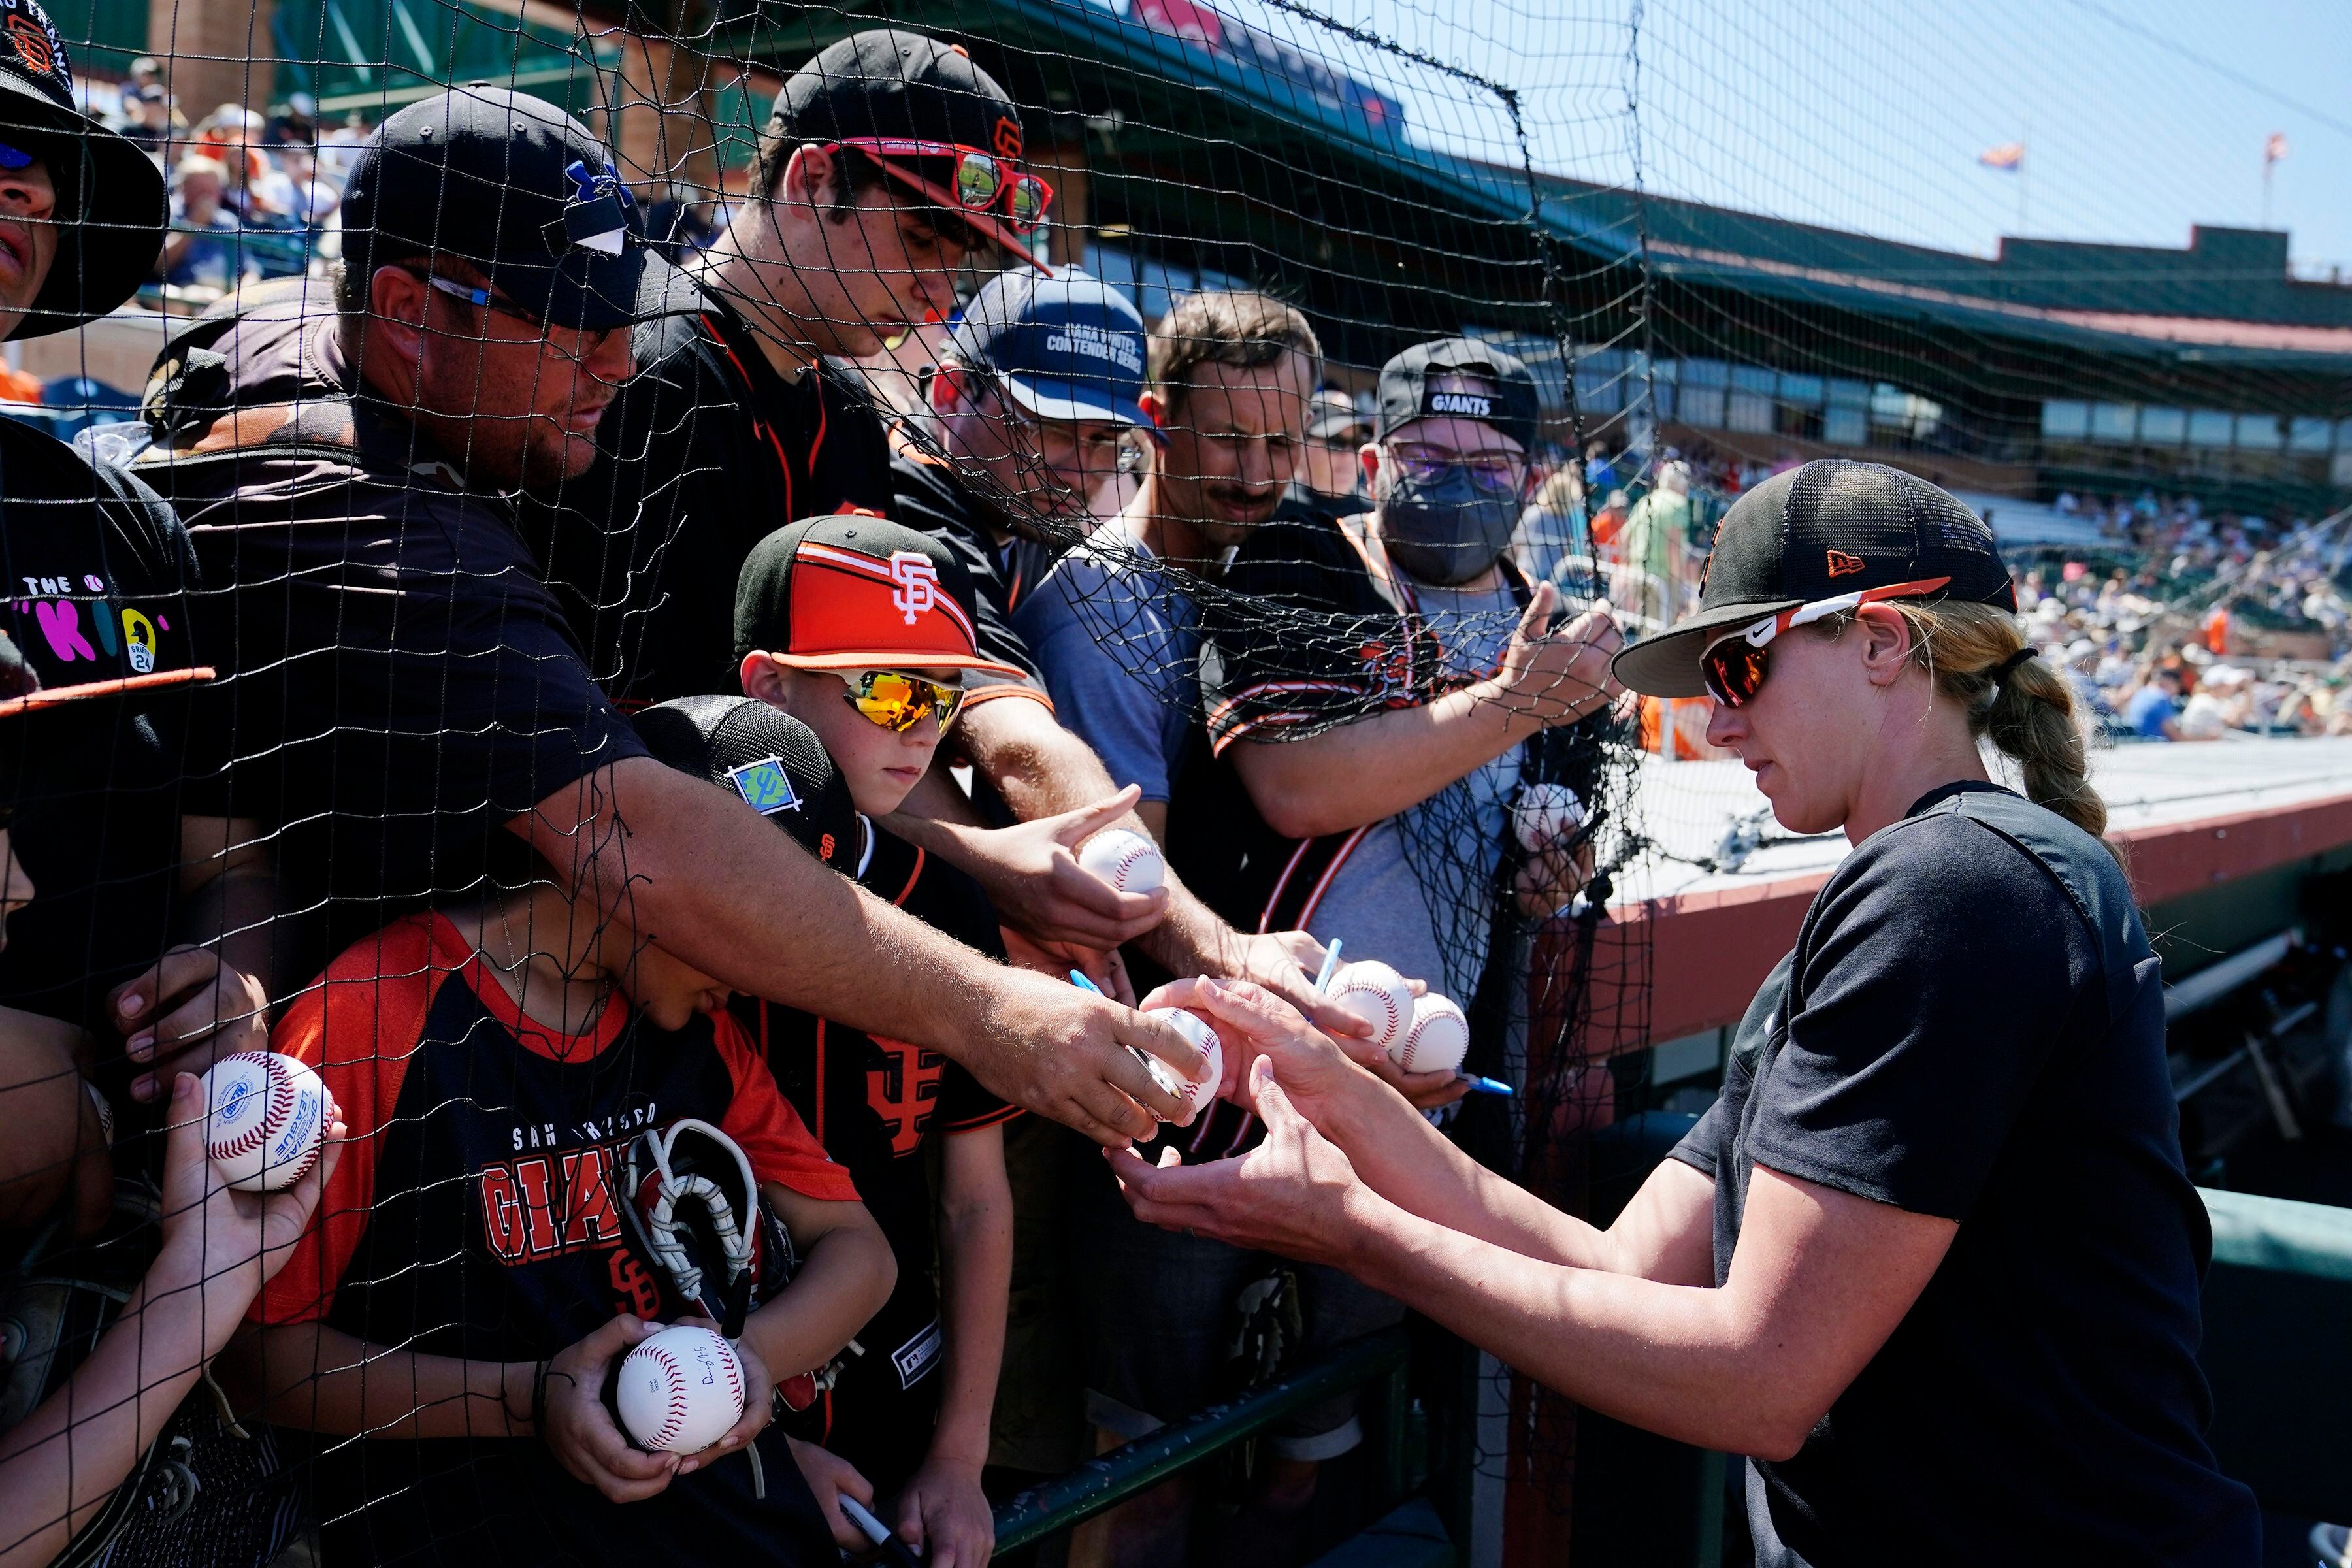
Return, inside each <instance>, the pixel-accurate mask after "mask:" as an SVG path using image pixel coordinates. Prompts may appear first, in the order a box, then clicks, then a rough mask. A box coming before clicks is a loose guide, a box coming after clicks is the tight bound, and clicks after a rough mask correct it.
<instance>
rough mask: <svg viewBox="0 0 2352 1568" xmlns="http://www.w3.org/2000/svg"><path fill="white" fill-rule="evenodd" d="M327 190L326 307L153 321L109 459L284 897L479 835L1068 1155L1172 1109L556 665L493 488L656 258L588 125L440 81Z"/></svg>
mask: <svg viewBox="0 0 2352 1568" xmlns="http://www.w3.org/2000/svg"><path fill="white" fill-rule="evenodd" d="M345 204H346V205H345V211H346V215H347V227H346V230H345V244H346V247H347V251H346V255H347V260H346V272H345V274H344V276H343V277H342V278H341V279H340V280H339V281H338V284H337V287H336V298H335V300H334V301H333V302H332V303H331V304H330V303H329V302H327V301H323V300H320V299H319V297H318V296H317V294H316V293H315V292H314V291H308V290H304V289H300V288H299V286H297V287H294V288H282V289H268V290H264V291H262V297H261V299H260V300H258V301H255V300H250V299H248V300H247V307H246V309H245V313H244V314H243V315H242V316H241V317H240V316H236V315H227V314H224V315H222V316H219V317H215V318H207V319H206V320H205V321H203V322H201V323H200V324H198V325H197V326H194V327H192V328H190V329H188V330H186V331H184V332H183V333H182V334H181V335H180V336H179V337H178V338H176V339H175V340H174V342H173V344H172V345H171V346H170V348H169V349H168V350H167V353H166V356H165V363H164V364H163V367H162V370H163V378H162V385H161V388H160V391H159V393H158V395H156V396H155V397H154V399H153V400H152V406H151V410H150V421H151V426H152V428H153V429H154V430H155V432H156V434H157V436H158V437H159V443H160V444H159V445H158V446H157V447H155V448H154V449H153V450H152V451H151V452H149V453H148V454H147V455H146V457H145V458H142V464H141V471H142V473H149V474H152V475H155V476H156V477H157V478H158V479H159V480H161V481H163V482H164V483H166V484H168V485H169V486H170V487H171V488H172V489H173V492H174V493H175V494H178V495H180V496H181V497H183V498H184V500H185V502H186V504H187V505H188V506H189V508H190V510H191V514H192V515H193V516H194V519H195V521H196V525H197V526H196V528H195V530H194V532H195V533H196V536H197V547H198V550H199V552H201V553H203V554H204V555H205V556H206V557H207V558H208V559H209V560H210V561H211V562H212V563H213V569H214V575H215V577H216V578H217V579H218V580H219V581H221V582H223V583H226V584H229V588H228V590H227V591H226V592H221V593H218V594H216V595H215V596H214V597H213V599H212V600H211V602H210V606H209V607H210V611H211V614H210V615H209V616H208V617H207V619H208V621H210V622H211V623H212V624H214V625H215V626H217V627H218V628H219V630H220V637H219V639H218V640H219V646H221V647H227V648H233V649H234V650H235V651H236V657H237V658H238V660H239V663H238V670H237V674H236V678H235V679H233V680H232V681H230V682H228V683H227V684H228V686H229V688H230V689H229V693H228V696H229V700H230V703H229V706H230V712H231V717H232V719H233V721H234V724H235V727H236V750H237V753H238V754H237V756H236V759H235V760H234V763H233V764H232V765H229V766H227V767H226V768H225V769H224V770H223V772H222V773H221V775H220V776H219V777H218V778H217V779H216V780H215V781H214V787H216V788H217V789H218V790H219V791H221V792H222V794H223V795H225V796H226V798H228V799H229V800H231V801H233V802H234V803H236V805H237V809H238V810H239V811H240V812H244V813H250V814H251V815H255V816H262V817H264V818H266V820H268V822H269V823H270V824H272V825H273V826H276V827H277V828H278V830H279V837H280V842H279V844H278V853H279V858H280V863H281V865H282V866H283V867H284V868H285V871H286V876H287V880H288V882H289V888H290V889H291V890H292V891H293V893H294V895H295V896H294V897H293V898H292V899H290V900H289V906H288V907H289V909H291V910H294V911H297V912H298V914H299V916H300V917H301V918H302V919H304V920H305V921H307V922H308V923H309V924H310V925H311V926H322V927H325V928H327V934H328V935H329V936H330V937H333V936H335V935H338V934H340V935H341V937H342V939H343V940H346V941H347V940H349V938H350V936H352V935H355V934H359V933H361V932H363V931H365V930H367V929H371V928H373V927H375V926H380V925H382V924H383V921H384V918H385V917H386V916H387V915H388V914H389V913H391V912H392V907H391V906H396V905H398V904H400V903H403V902H415V901H421V900H423V899H425V898H426V897H427V896H429V895H431V894H434V893H436V892H442V891H446V889H451V888H457V887H466V886H471V885H475V884H478V882H479V881H480V880H481V879H483V878H484V877H486V876H489V877H498V878H500V879H509V880H511V879H519V878H522V877H528V876H530V875H533V874H534V872H533V868H531V867H530V865H528V864H525V865H520V866H516V865H505V864H502V862H501V858H500V857H499V853H498V851H499V847H500V846H509V845H510V844H511V842H512V840H513V839H517V838H520V839H521V840H523V841H524V842H527V843H529V844H530V846H531V847H533V848H535V849H537V850H538V851H539V853H540V855H541V858H543V859H544V860H545V861H546V862H547V864H548V865H549V866H550V867H551V868H553V870H554V872H555V874H556V875H557V876H558V877H559V878H561V879H563V880H564V881H565V882H566V883H567V884H568V885H585V886H593V887H594V888H596V889H598V890H599V897H600V898H602V899H603V900H606V901H608V902H610V903H613V904H616V905H617V904H618V903H619V902H620V901H621V900H633V901H634V905H635V918H636V919H638V920H640V921H643V922H644V923H645V925H646V929H652V930H657V931H660V933H661V938H662V942H663V943H664V945H665V946H667V947H668V948H669V949H671V950H672V951H673V952H676V953H677V954H678V955H679V956H681V957H682V958H685V959H687V960H688V961H689V962H691V963H694V964H695V966H696V967H698V968H699V969H701V970H703V971H705V972H707V973H711V974H714V975H717V976H719V978H721V979H723V980H725V981H727V982H728V983H729V984H731V985H733V986H734V987H736V988H737V989H740V990H743V991H747V992H750V993H751V994H757V995H764V996H769V997H773V998H777V999H779V1000H782V1001H787V1002H793V1003H796V1004H800V1005H809V1006H814V1007H822V1008H824V1009H825V1010H826V1011H828V1012H829V1013H830V1014H831V1015H832V1016H837V1017H842V1018H844V1019H846V1020H849V1021H851V1022H855V1023H857V1024H860V1025H868V1024H870V1025H872V1026H875V1027H877V1028H881V1029H884V1030H885V1031H887V1032H888V1033H890V1034H892V1035H894V1036H895V1037H898V1038H902V1039H912V1040H918V1041H921V1042H924V1043H926V1044H933V1045H937V1046H939V1047H941V1048H944V1049H947V1050H950V1051H951V1052H953V1053H956V1054H958V1055H959V1058H960V1059H961V1060H963V1061H965V1063H966V1064H967V1065H968V1066H970V1067H971V1068H972V1069H973V1071H974V1072H975V1073H977V1074H978V1075H979V1076H981V1077H982V1079H987V1080H988V1081H990V1082H991V1083H992V1084H993V1085H994V1086H995V1087H996V1088H998V1089H1001V1090H1003V1091H1005V1092H1007V1093H1008V1094H1011V1095H1013V1097H1015V1098H1018V1099H1020V1100H1022V1101H1023V1102H1024V1104H1027V1105H1029V1106H1031V1107H1032V1108H1033V1109H1036V1110H1044V1111H1045V1112H1046V1113H1048V1114H1051V1115H1054V1116H1055V1117H1057V1118H1059V1119H1062V1120H1066V1121H1069V1122H1071V1124H1072V1125H1074V1126H1077V1127H1079V1128H1080V1129H1081V1130H1082V1131H1087V1133H1089V1134H1090V1135H1093V1136H1096V1137H1097V1138H1101V1139H1104V1140H1117V1139H1118V1138H1121V1137H1124V1136H1131V1135H1142V1134H1147V1133H1148V1132H1149V1131H1150V1114H1149V1112H1148V1111H1147V1110H1143V1109H1142V1108H1141V1106H1139V1104H1138V1103H1136V1102H1137V1101H1141V1102H1142V1105H1144V1106H1150V1107H1153V1108H1156V1109H1157V1110H1161V1111H1163V1112H1166V1113H1169V1114H1173V1113H1175V1111H1176V1110H1177V1109H1178V1107H1177V1103H1176V1101H1175V1100H1173V1099H1172V1098H1171V1097H1169V1096H1167V1095H1165V1094H1163V1093H1161V1092H1160V1090H1158V1089H1156V1088H1154V1087H1153V1086H1152V1085H1151V1084H1150V1079H1149V1078H1148V1076H1147V1075H1146V1074H1145V1073H1144V1071H1143V1070H1142V1068H1141V1067H1140V1066H1139V1064H1138V1063H1137V1062H1136V1061H1135V1060H1134V1058H1132V1057H1130V1056H1129V1055H1128V1053H1127V1052H1126V1051H1125V1050H1124V1049H1123V1048H1122V1047H1125V1046H1128V1045H1133V1046H1139V1047H1142V1048H1143V1049H1145V1050H1147V1051H1150V1052H1152V1053H1153V1054H1155V1055H1164V1056H1166V1057H1168V1058H1170V1059H1171V1060H1172V1061H1174V1062H1176V1063H1178V1064H1179V1065H1180V1070H1185V1071H1190V1070H1192V1068H1193V1067H1194V1066H1195V1065H1197V1064H1198V1062H1199V1060H1200V1057H1199V1053H1198V1052H1197V1051H1196V1050H1194V1049H1193V1048H1192V1047H1191V1046H1190V1045H1189V1044H1188V1043H1186V1042H1185V1041H1183V1040H1182V1039H1181V1038H1180V1037H1177V1036H1176V1035H1175V1034H1174V1033H1173V1031H1171V1030H1169V1029H1167V1028H1165V1027H1164V1026H1160V1025H1159V1024H1157V1023H1155V1022H1153V1021H1151V1020H1149V1019H1145V1018H1141V1017H1140V1016H1137V1015H1134V1014H1131V1013H1129V1012H1128V1011H1126V1010H1125V1009H1122V1008H1119V1007H1118V1006H1117V1005H1115V1004H1111V1003H1108V1002H1106V1001H1104V1000H1103V999H1102V998H1099V997H1091V996H1086V995H1084V994H1081V993H1077V992H1076V991H1074V990H1073V988H1072V987H1070V986H1068V985H1067V984H1059V985H1055V984H1050V983H1048V982H1046V981H1045V980H1044V978H1043V977H1041V976H1024V975H1019V974H1016V973H1013V972H1011V971H1007V970H1004V969H1002V968H1000V967H998V966H995V965H992V964H988V963H985V962H984V961H983V960H982V959H981V958H980V957H979V955H977V954H975V953H972V952H970V951H969V950H966V949H962V948H960V947H958V946H957V945H956V944H954V943H952V942H945V941H943V940H942V939H940V938H939V937H938V936H937V935H936V934H935V933H933V932H931V931H929V930H928V928H925V927H923V926H922V925H920V924H919V922H916V921H908V920H907V919H905V918H904V917H903V916H900V915H898V913H897V912H896V911H894V910H889V909H888V908H887V907H886V906H883V905H881V904H879V903H878V902H877V901H875V900H867V899H864V898H862V897H861V896H860V895H859V894H858V893H857V892H856V889H853V888H851V887H849V886H848V885H846V884H845V883H843V882H841V881H840V880H839V879H836V878H832V877H829V876H826V875H824V872H823V870H822V868H819V867H817V866H816V865H815V864H814V862H813V861H811V860H809V859H808V858H807V857H806V856H805V855H803V854H801V853H800V852H799V851H798V850H797V849H795V848H793V847H792V846H791V845H790V844H788V843H786V842H785V841H784V840H783V839H782V838H780V837H778V836H777V835H775V834H772V833H769V832H766V831H764V829H763V825H762V824H761V822H760V821H759V819H758V817H757V816H755V815H753V814H751V813H749V812H747V811H745V810H744V808H743V807H742V805H741V803H740V802H733V803H730V802H728V801H726V800H725V799H724V798H723V797H721V796H719V795H715V794H714V793H713V792H711V791H709V790H708V789H707V788H705V787H704V786H702V785H701V784H697V783H695V782H694V781H691V780H688V779H686V778H685V777H683V776H682V775H680V774H678V773H676V772H674V771H673V770H670V769H667V768H662V767H660V766H658V765H656V764H655V763H651V762H650V761H648V760H646V758H644V757H643V755H642V752H643V750H644V748H643V747H642V746H641V745H640V744H639V742H638V741H637V739H636V737H635V734H633V733H632V732H631V731H630V730H629V727H628V724H627V722H626V721H625V720H623V719H622V718H621V717H620V716H619V714H618V713H617V712H616V711H615V710H614V707H613V705H612V704H611V702H610V701H609V700H607V699H606V698H605V696H604V693H603V691H602V690H600V689H598V687H597V686H596V684H595V683H594V682H593V680H592V679H590V677H589V672H588V668H587V666H586V664H585V663H584V661H583V659H582V658H581V656H580V653H579V650H578V647H577V645H576V644H575V643H574V642H573V641H572V636H571V633H570V630H569V628H568V627H567V626H566V625H565V623H564V620H563V616H562V611H561V610H560V609H559V607H558V606H557V604H556V601H555V599H554V597H553V595H551V594H550V593H549V592H548V590H547V589H546V588H545V587H544V586H543V585H542V584H541V581H540V579H539V576H538V573H537V567H536V564H535V563H534V562H533V561H532V560H531V558H530V552H528V550H527V549H526V548H525V547H524V545H523V543H522V541H521V539H520V535H519V534H518V533H517V532H516V531H515V529H514V523H513V517H512V513H511V511H510V510H509V504H508V500H507V494H506V492H508V491H509V490H510V489H512V488H513V487H515V486H516V485H517V484H519V483H520V482H523V481H524V480H526V479H529V478H530V477H532V476H534V475H562V474H567V473H568V474H576V473H578V472H579V471H581V470H582V469H583V468H586V467H587V465H588V464H589V462H590V461H591V460H592V459H593V456H594V453H593V436H594V432H595V430H596V428H597V426H598V425H599V423H600V422H601V420H602V417H603V416H604V411H605V409H606V407H607V405H608V404H609V401H610V399H611V396H612V395H613V391H614V386H615V385H616V384H617V383H618V382H619V381H620V380H621V379H622V377H623V376H625V374H626V373H627V370H628V365H629V363H630V361H629V346H628V332H627V327H628V323H629V322H630V321H632V320H633V319H634V313H635V310H636V308H637V301H638V300H639V299H640V297H641V292H640V291H641V289H642V288H643V286H644V284H645V274H646V272H647V271H648V270H652V269H654V268H657V267H658V263H654V262H649V261H648V259H647V255H646V249H645V248H644V246H643V243H642V240H641V239H640V237H639V232H638V223H637V216H636V212H635V206H634V205H633V204H632V203H631V202H630V201H629V199H628V197H627V195H626V193H625V191H624V190H623V189H622V187H621V185H620V182H619V181H618V179H617V178H616V177H615V176H614V174H613V173H612V170H611V166H610V161H609V158H608V156H607V154H606V153H605V151H604V148H603V147H602V145H601V144H599V143H598V142H596V141H595V139H594V138H593V137H592V136H591V135H589V133H588V132H587V131H586V130H585V128H583V127H582V126H581V125H580V124H579V123H578V122H577V121H573V120H572V119H570V118H569V117H567V116H565V115H564V114H562V112H561V111H560V110H556V109H555V108H553V107H552V106H551V105H549V104H546V103H544V102H541V101H540V100H536V99H532V98H529V97H527V96H525V95H522V94H519V93H510V92H504V91H498V90H493V89H479V88H474V89H460V90H458V91H457V92H452V93H446V94H443V95H440V96H438V97H436V98H432V99H427V100H424V101H422V102H420V103H417V104H414V105H411V106H410V107H409V108H407V109H404V110H402V111H401V112H400V113H398V114H396V115H394V117H393V118H392V119H391V120H389V121H386V122H385V124H384V126H383V129H382V130H381V131H380V132H378V135H377V139H376V141H375V142H373V144H372V145H371V146H370V148H369V149H368V151H367V152H366V153H364V154H363V155H362V159H361V163H360V165H359V167H358V169H357V170H355V171H354V173H353V174H352V182H351V187H350V189H349V191H348V193H347V194H346V197H345ZM337 307H340V310H338V309H337ZM624 813H625V824H624ZM502 827H503V828H505V829H506V830H507V831H506V832H505V833H500V832H499V831H498V830H499V829H500V828H502ZM624 862H625V863H624ZM321 917H323V918H321ZM305 934H309V935H312V936H315V935H316V934H317V933H316V932H315V931H312V932H307V933H305ZM308 945H309V946H310V950H311V951H315V950H316V944H315V942H314V943H311V944H308ZM288 966H289V967H290V965H288ZM877 966H878V967H880V968H883V969H887V971H888V972H889V973H893V974H894V975H898V976H899V977H900V979H899V982H898V984H894V985H892V986H891V987H888V988H887V989H884V988H877V987H874V986H872V985H870V984H866V980H867V977H868V976H869V975H870V974H871V973H873V972H874V971H875V969H876V968H877ZM975 1019H977V1020H979V1025H978V1026H977V1027H975V1026H974V1020H975Z"/></svg>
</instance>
